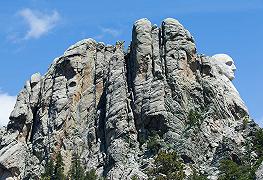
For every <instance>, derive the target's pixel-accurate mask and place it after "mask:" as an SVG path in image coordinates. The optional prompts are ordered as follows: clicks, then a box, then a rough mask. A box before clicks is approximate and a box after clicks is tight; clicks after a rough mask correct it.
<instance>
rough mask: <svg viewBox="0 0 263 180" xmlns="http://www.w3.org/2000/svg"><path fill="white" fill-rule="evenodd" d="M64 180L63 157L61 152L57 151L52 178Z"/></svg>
mask: <svg viewBox="0 0 263 180" xmlns="http://www.w3.org/2000/svg"><path fill="white" fill-rule="evenodd" d="M53 179H54V180H65V179H66V178H65V175H64V163H63V159H62V156H61V153H60V152H59V153H58V155H57V158H56V165H55V169H54V178H52V180H53Z"/></svg>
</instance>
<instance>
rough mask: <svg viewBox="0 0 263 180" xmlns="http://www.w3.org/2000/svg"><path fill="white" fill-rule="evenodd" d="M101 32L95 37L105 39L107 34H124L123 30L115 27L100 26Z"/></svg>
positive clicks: (113, 35) (115, 35) (114, 35)
mask: <svg viewBox="0 0 263 180" xmlns="http://www.w3.org/2000/svg"><path fill="white" fill-rule="evenodd" d="M100 31H101V33H100V34H98V35H97V36H95V37H94V38H95V39H103V38H104V37H105V36H107V35H110V36H112V37H114V38H116V37H118V36H120V35H121V34H122V30H119V29H114V28H104V27H101V28H100Z"/></svg>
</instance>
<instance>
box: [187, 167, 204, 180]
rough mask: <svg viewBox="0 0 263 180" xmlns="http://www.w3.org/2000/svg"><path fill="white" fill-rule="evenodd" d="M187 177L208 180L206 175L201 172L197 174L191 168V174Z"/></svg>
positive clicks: (192, 179) (190, 179)
mask: <svg viewBox="0 0 263 180" xmlns="http://www.w3.org/2000/svg"><path fill="white" fill-rule="evenodd" d="M188 179H189V180H208V179H207V177H206V176H204V175H202V174H198V173H197V171H196V170H195V169H194V170H193V174H192V175H191V176H190V177H189V178H188Z"/></svg>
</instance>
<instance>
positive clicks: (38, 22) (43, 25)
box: [18, 8, 60, 40]
mask: <svg viewBox="0 0 263 180" xmlns="http://www.w3.org/2000/svg"><path fill="white" fill-rule="evenodd" d="M18 14H19V15H20V16H21V17H23V18H24V20H25V21H26V23H27V24H28V26H29V29H28V31H27V33H26V35H25V37H24V39H26V40H27V39H31V38H34V39H37V38H40V37H41V36H43V35H45V34H47V33H48V32H49V31H50V30H51V29H53V28H54V27H55V26H56V25H57V23H58V22H59V20H60V15H59V13H58V12H57V11H53V12H51V13H43V12H40V11H33V10H31V9H29V8H26V9H23V10H21V11H19V13H18Z"/></svg>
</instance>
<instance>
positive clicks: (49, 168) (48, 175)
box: [41, 158, 54, 180]
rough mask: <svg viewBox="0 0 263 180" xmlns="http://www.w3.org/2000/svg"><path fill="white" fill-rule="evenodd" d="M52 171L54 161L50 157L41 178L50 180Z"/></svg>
mask: <svg viewBox="0 0 263 180" xmlns="http://www.w3.org/2000/svg"><path fill="white" fill-rule="evenodd" d="M53 173H54V162H53V160H52V158H50V159H49V160H48V161H47V163H46V166H45V172H44V173H43V174H42V176H41V179H42V180H51V179H52V177H53Z"/></svg>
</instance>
